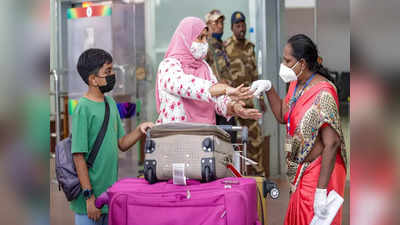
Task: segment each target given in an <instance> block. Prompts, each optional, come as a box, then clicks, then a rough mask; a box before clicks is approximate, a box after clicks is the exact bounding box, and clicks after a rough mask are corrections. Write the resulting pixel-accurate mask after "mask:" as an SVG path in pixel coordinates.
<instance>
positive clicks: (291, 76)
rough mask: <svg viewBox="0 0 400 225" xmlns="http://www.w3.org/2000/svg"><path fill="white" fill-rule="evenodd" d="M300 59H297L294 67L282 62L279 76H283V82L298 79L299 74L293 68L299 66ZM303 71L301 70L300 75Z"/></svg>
mask: <svg viewBox="0 0 400 225" xmlns="http://www.w3.org/2000/svg"><path fill="white" fill-rule="evenodd" d="M298 63H299V61H297V63H296V64H294V66H292V68H289V67H287V66H286V65H285V64H283V63H281V68H280V69H279V76H280V77H281V78H282V80H283V82H285V83H289V82H292V81H295V80H297V78H298V76H297V75H296V73H295V72H294V71H293V68H295V67H296V66H297V64H298ZM302 72H303V71H301V72H300V74H299V76H300V75H301V73H302Z"/></svg>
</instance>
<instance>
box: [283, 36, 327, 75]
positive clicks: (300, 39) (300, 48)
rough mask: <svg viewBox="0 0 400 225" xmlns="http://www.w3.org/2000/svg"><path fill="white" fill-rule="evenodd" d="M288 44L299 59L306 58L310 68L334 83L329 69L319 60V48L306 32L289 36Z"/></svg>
mask: <svg viewBox="0 0 400 225" xmlns="http://www.w3.org/2000/svg"><path fill="white" fill-rule="evenodd" d="M287 43H288V44H290V45H291V46H292V49H293V52H292V55H293V57H295V58H296V59H297V60H300V59H304V60H305V61H306V62H307V64H308V69H309V70H310V71H312V72H316V73H318V74H321V75H322V76H323V77H325V78H326V79H327V80H329V81H331V82H332V83H334V80H333V78H332V76H331V75H330V73H329V71H328V70H327V69H326V68H325V67H324V66H322V64H320V63H319V62H318V49H317V46H316V45H315V44H314V42H313V41H312V40H311V39H310V38H309V37H307V36H306V35H304V34H296V35H294V36H292V37H291V38H289V40H288V41H287Z"/></svg>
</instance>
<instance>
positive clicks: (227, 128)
mask: <svg viewBox="0 0 400 225" xmlns="http://www.w3.org/2000/svg"><path fill="white" fill-rule="evenodd" d="M217 126H218V127H219V128H221V129H223V130H225V131H241V132H242V143H247V141H248V140H249V129H248V128H247V127H246V126H243V127H241V126H232V125H217Z"/></svg>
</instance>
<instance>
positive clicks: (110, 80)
mask: <svg viewBox="0 0 400 225" xmlns="http://www.w3.org/2000/svg"><path fill="white" fill-rule="evenodd" d="M105 78H106V82H107V84H106V85H104V86H99V89H100V91H101V93H103V94H104V93H106V92H109V91H111V90H112V89H113V88H114V85H115V74H111V75H108V76H106V77H105Z"/></svg>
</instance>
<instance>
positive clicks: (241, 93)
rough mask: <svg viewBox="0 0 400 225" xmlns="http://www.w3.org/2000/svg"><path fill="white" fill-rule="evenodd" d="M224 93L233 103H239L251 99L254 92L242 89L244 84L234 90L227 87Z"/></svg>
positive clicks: (246, 88) (248, 88) (247, 88)
mask: <svg viewBox="0 0 400 225" xmlns="http://www.w3.org/2000/svg"><path fill="white" fill-rule="evenodd" d="M225 93H226V95H228V96H229V97H230V98H231V99H232V100H233V101H239V100H246V99H250V98H253V94H254V91H252V90H250V87H244V84H241V85H239V86H238V87H236V88H233V87H230V86H227V87H226V89H225Z"/></svg>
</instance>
